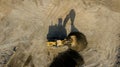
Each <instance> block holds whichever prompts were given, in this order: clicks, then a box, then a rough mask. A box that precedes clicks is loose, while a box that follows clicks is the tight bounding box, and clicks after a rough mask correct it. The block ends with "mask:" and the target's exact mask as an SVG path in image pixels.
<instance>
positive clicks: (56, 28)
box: [47, 9, 79, 41]
mask: <svg viewBox="0 0 120 67" xmlns="http://www.w3.org/2000/svg"><path fill="white" fill-rule="evenodd" d="M75 15H76V14H75V10H74V9H71V11H70V12H69V14H68V15H66V18H65V19H64V21H63V19H62V18H59V19H58V24H55V25H50V26H49V31H48V34H47V40H48V41H56V40H63V39H65V38H66V37H67V30H66V29H65V27H66V24H67V22H68V20H69V19H70V21H71V32H79V31H78V29H77V28H76V27H75V26H74V20H75Z"/></svg>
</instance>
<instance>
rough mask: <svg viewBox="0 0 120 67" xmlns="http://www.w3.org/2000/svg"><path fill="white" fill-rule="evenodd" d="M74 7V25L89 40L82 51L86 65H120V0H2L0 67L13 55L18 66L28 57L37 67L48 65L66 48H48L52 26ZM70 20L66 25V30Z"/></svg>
mask: <svg viewBox="0 0 120 67" xmlns="http://www.w3.org/2000/svg"><path fill="white" fill-rule="evenodd" d="M71 9H73V10H74V13H75V15H74V16H75V19H74V25H75V27H76V28H77V29H78V30H79V31H80V32H82V33H84V35H85V36H86V37H87V41H88V46H87V48H86V49H85V50H84V51H81V52H80V54H81V55H82V56H83V58H84V60H85V64H84V66H85V67H119V65H120V62H119V60H118V58H117V56H118V54H119V53H118V48H119V46H120V1H119V0H69V1H68V0H17V1H16V0H9V1H6V0H0V31H1V32H0V67H3V66H4V65H5V64H6V63H7V62H8V61H9V59H10V57H11V56H12V55H13V54H14V55H16V56H17V57H15V59H16V58H17V59H16V65H17V64H19V66H17V67H22V66H23V64H24V61H25V60H26V58H27V57H29V56H32V62H31V64H32V65H34V66H35V67H47V66H48V65H49V63H50V62H51V61H52V59H53V57H54V56H55V55H56V54H58V53H59V52H61V51H64V50H65V49H67V47H62V48H61V47H60V48H57V49H56V48H53V49H50V48H47V47H46V40H47V39H46V37H47V33H48V31H49V26H51V25H55V24H58V19H59V18H61V19H62V20H65V18H66V16H67V15H68V14H69V13H70V11H71ZM70 22H71V21H70V20H69V21H68V23H67V25H66V29H67V33H69V32H70V24H71V23H70ZM16 48H17V53H16V52H14V50H15V49H16ZM48 53H49V54H48ZM18 56H19V57H18ZM17 62H18V63H17ZM116 62H117V63H118V64H117V65H116ZM13 63H14V61H13ZM14 65H15V64H13V66H11V67H16V66H14ZM28 67H30V66H28Z"/></svg>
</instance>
